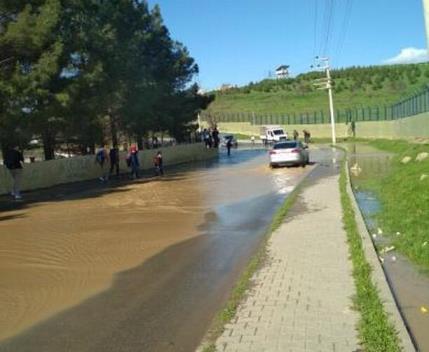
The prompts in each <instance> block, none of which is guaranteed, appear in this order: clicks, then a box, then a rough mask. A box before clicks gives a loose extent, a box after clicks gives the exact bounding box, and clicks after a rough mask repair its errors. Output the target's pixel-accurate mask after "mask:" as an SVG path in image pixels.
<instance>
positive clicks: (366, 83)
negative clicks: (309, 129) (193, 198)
mask: <svg viewBox="0 0 429 352" xmlns="http://www.w3.org/2000/svg"><path fill="white" fill-rule="evenodd" d="M332 75H333V79H334V82H335V87H334V100H335V108H336V109H340V110H344V109H349V108H362V107H372V106H380V107H381V108H382V107H383V106H384V105H390V104H392V103H395V102H397V101H398V100H399V99H402V98H404V96H408V95H410V94H413V93H414V92H415V91H416V90H418V89H420V88H421V87H423V86H425V85H426V84H427V81H428V77H429V65H428V64H419V65H401V66H391V65H389V66H377V67H361V68H359V67H355V68H349V69H344V70H333V71H332ZM321 76H323V73H320V72H319V73H317V72H313V73H308V74H303V75H300V76H298V77H295V78H291V79H286V80H273V79H265V80H262V81H260V82H257V83H255V84H249V85H247V86H243V87H240V88H233V89H230V90H228V91H225V92H216V99H215V101H214V102H213V103H211V104H210V106H209V108H208V110H209V111H210V112H212V113H214V112H217V113H221V112H254V113H256V114H258V113H260V114H262V113H272V114H290V113H296V114H300V113H307V112H308V113H313V112H315V111H317V112H320V111H321V110H323V111H324V112H325V113H326V112H327V111H328V98H327V93H326V91H321V90H317V89H316V87H314V85H313V80H314V79H315V78H320V77H321Z"/></svg>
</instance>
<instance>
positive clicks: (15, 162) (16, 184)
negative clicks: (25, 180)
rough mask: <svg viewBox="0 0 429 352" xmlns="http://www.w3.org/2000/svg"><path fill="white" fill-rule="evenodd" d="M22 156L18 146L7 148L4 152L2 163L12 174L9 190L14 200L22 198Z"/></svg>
mask: <svg viewBox="0 0 429 352" xmlns="http://www.w3.org/2000/svg"><path fill="white" fill-rule="evenodd" d="M23 164H24V157H23V155H22V153H21V152H20V151H19V149H18V147H15V148H9V149H8V150H7V152H6V154H5V158H4V165H5V166H6V167H7V169H8V170H9V172H10V175H11V176H12V180H13V181H12V191H11V192H10V194H11V196H12V197H14V199H15V200H20V199H22V196H21V179H22V172H23V170H22V169H23Z"/></svg>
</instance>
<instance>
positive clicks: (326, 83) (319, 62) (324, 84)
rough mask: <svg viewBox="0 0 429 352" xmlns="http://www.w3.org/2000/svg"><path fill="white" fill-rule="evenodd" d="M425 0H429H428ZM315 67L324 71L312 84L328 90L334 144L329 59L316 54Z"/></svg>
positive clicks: (333, 132) (334, 143)
mask: <svg viewBox="0 0 429 352" xmlns="http://www.w3.org/2000/svg"><path fill="white" fill-rule="evenodd" d="M425 1H426V0H425ZM427 1H428V2H429V0H427ZM316 67H317V68H319V69H320V70H323V71H325V72H326V78H321V79H316V80H315V81H314V85H315V86H316V87H317V89H323V90H327V91H328V97H329V113H330V115H331V132H332V145H336V144H337V138H336V136H335V112H334V99H333V97H332V79H331V71H330V70H331V68H330V67H329V59H328V58H325V57H318V56H316Z"/></svg>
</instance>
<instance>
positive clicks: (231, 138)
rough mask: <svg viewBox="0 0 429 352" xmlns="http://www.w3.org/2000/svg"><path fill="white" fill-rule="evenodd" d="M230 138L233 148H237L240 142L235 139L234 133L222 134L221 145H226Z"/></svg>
mask: <svg viewBox="0 0 429 352" xmlns="http://www.w3.org/2000/svg"><path fill="white" fill-rule="evenodd" d="M228 140H231V145H232V147H233V148H237V146H238V142H237V140H236V139H235V137H234V135H232V134H225V135H223V136H222V139H221V143H220V144H221V146H222V147H226V144H227V143H228Z"/></svg>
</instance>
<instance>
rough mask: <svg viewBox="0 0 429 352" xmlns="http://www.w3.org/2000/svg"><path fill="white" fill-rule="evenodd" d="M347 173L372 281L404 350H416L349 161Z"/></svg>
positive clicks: (350, 194) (412, 351) (349, 191)
mask: <svg viewBox="0 0 429 352" xmlns="http://www.w3.org/2000/svg"><path fill="white" fill-rule="evenodd" d="M346 174H347V193H348V195H349V197H350V199H351V202H352V205H353V209H354V211H355V220H356V224H357V227H358V230H359V233H360V235H361V239H362V246H363V250H364V252H365V257H366V259H367V260H368V263H369V264H370V265H371V268H372V281H373V283H374V284H375V285H376V286H377V288H378V291H379V295H380V298H381V300H382V302H383V305H384V307H385V309H386V312H387V313H388V315H389V317H390V319H391V322H392V323H393V325H394V326H395V329H396V331H397V332H398V336H399V338H400V340H401V342H402V348H403V350H404V351H405V352H415V351H416V348H415V346H414V343H413V340H412V338H411V336H410V334H409V332H408V330H407V327H406V325H405V323H404V320H403V318H402V316H401V313H400V312H399V308H398V306H397V304H396V301H395V298H394V296H393V293H392V291H391V290H390V286H389V284H388V282H387V278H386V276H385V273H384V270H383V268H382V266H381V265H380V262H379V260H378V256H377V252H376V250H375V248H374V244H373V242H372V239H371V235H370V234H369V232H368V229H367V228H366V225H365V221H364V219H363V216H362V213H361V211H360V208H359V206H358V204H357V202H356V198H355V196H354V193H353V190H352V187H351V182H350V174H349V168H348V162H347V161H346Z"/></svg>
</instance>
